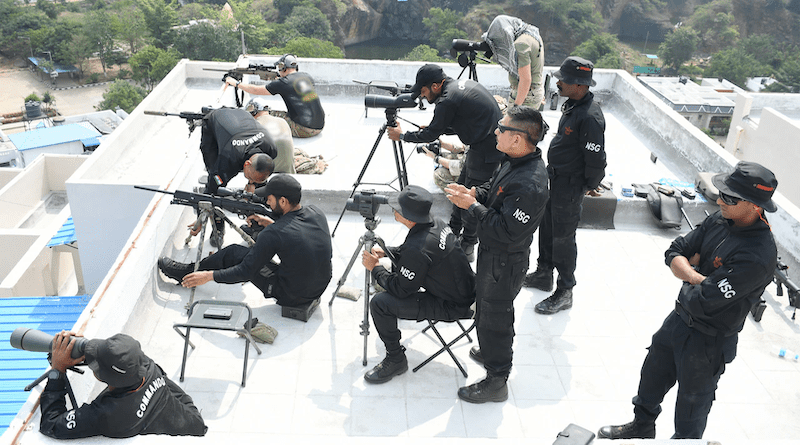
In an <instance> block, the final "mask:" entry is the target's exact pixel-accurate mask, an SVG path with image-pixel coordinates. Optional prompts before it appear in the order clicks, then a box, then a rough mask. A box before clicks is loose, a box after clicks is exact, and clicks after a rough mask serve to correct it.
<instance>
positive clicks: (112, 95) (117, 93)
mask: <svg viewBox="0 0 800 445" xmlns="http://www.w3.org/2000/svg"><path fill="white" fill-rule="evenodd" d="M146 96H147V91H145V90H143V89H142V88H140V87H137V86H135V85H131V84H130V83H128V82H126V81H124V80H119V79H117V80H115V81H114V83H112V84H111V85H109V87H108V91H106V92H105V93H103V100H102V101H101V102H100V103H99V104H97V106H96V107H95V109H97V110H113V109H115V108H116V107H120V108H122V109H123V110H125V111H126V112H128V113H130V112H132V111H133V109H134V108H136V106H137V105H139V103H141V102H142V100H144V98H145V97H146Z"/></svg>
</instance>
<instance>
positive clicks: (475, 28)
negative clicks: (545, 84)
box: [323, 0, 800, 60]
mask: <svg viewBox="0 0 800 445" xmlns="http://www.w3.org/2000/svg"><path fill="white" fill-rule="evenodd" d="M327 1H328V2H330V5H329V7H327V8H323V10H324V11H325V12H326V13H327V14H328V16H329V17H331V19H332V22H333V25H334V29H335V30H336V33H337V38H336V43H337V44H338V45H341V46H345V45H350V44H354V43H359V42H364V41H367V40H371V39H374V38H378V37H382V38H392V39H402V40H420V39H424V38H426V37H427V31H426V29H425V27H424V25H423V24H422V19H423V18H424V17H426V16H427V12H428V10H429V9H430V8H432V7H440V8H450V9H453V10H457V11H459V12H460V13H462V14H463V15H464V19H463V20H462V22H461V23H460V24H459V25H460V26H462V27H463V28H465V29H467V30H468V32H469V34H470V35H471V37H472V38H474V39H477V38H479V37H480V34H481V33H482V32H483V31H484V30H485V29H486V27H487V26H488V24H489V23H490V22H491V19H492V18H493V17H494V16H495V15H496V14H498V13H503V12H504V13H506V14H509V15H515V16H517V17H520V18H522V19H523V20H525V21H527V22H529V23H533V24H535V25H537V26H538V27H539V28H540V29H541V31H542V35H543V36H544V39H545V42H547V43H546V44H547V45H548V46H553V48H548V49H550V50H551V52H553V55H554V57H555V58H557V59H558V60H562V59H563V56H561V53H568V52H569V51H570V50H571V49H572V48H570V46H571V45H572V43H571V42H570V31H569V30H568V29H563V26H562V25H561V24H560V23H551V22H548V21H547V20H546V19H544V17H543V16H542V15H540V14H538V12H539V11H538V9H539V8H538V2H536V1H535V0H534V1H532V2H531V3H532V4H528V5H519V3H522V2H516V1H515V2H511V1H509V2H507V3H505V4H504V3H502V0H501V1H494V0H492V1H486V0H483V1H478V0H460V1H459V0H413V1H397V0H341V1H343V2H344V3H345V4H346V5H347V10H346V12H345V13H344V14H341V15H338V16H337V14H336V13H335V11H336V8H335V6H334V5H333V3H334V0H327ZM337 1H338V0H337ZM594 1H595V6H596V9H597V11H598V12H600V14H601V15H602V18H603V26H602V29H603V30H604V31H606V32H610V33H612V34H616V35H617V36H618V37H619V38H620V39H621V40H644V39H645V38H646V37H647V36H648V33H649V37H647V38H648V39H649V41H650V42H653V43H656V42H659V41H661V40H662V39H663V38H664V36H665V35H666V34H667V33H668V32H669V30H671V29H672V28H673V27H674V25H675V24H676V23H679V22H684V21H686V20H687V19H688V18H689V17H690V16H691V14H692V13H693V11H694V10H695V8H696V7H697V6H699V5H704V4H707V3H710V2H711V1H712V0H594ZM717 1H719V0H717ZM727 1H729V2H730V3H731V5H732V9H733V13H734V17H735V19H736V25H737V28H738V30H739V33H740V35H741V36H748V35H753V34H772V35H774V36H775V37H776V38H777V39H778V41H783V42H787V43H798V42H800V26H797V25H795V24H796V23H800V0H727ZM326 9H327V10H326ZM566 42H569V43H566ZM548 59H549V57H548Z"/></svg>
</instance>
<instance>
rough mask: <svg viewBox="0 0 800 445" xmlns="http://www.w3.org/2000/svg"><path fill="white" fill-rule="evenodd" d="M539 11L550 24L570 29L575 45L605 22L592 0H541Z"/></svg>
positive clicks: (595, 31) (592, 33) (596, 30)
mask: <svg viewBox="0 0 800 445" xmlns="http://www.w3.org/2000/svg"><path fill="white" fill-rule="evenodd" d="M539 12H540V14H541V15H542V16H543V20H547V19H549V22H550V25H552V26H555V27H559V28H562V29H569V30H570V32H569V36H570V40H571V43H572V44H573V45H575V44H577V42H583V41H584V40H587V39H589V38H590V37H591V36H593V35H594V34H597V33H598V32H599V30H600V26H601V24H602V23H603V17H602V16H601V15H600V13H599V12H597V11H596V10H595V6H594V2H593V1H592V0H539Z"/></svg>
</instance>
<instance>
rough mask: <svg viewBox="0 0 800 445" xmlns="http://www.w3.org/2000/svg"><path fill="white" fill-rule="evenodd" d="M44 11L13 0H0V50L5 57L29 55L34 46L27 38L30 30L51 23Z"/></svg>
mask: <svg viewBox="0 0 800 445" xmlns="http://www.w3.org/2000/svg"><path fill="white" fill-rule="evenodd" d="M52 22H53V21H52V20H50V18H49V17H47V15H45V13H44V12H42V11H41V10H40V9H37V8H30V7H25V6H22V5H19V4H17V2H16V1H15V0H0V52H2V53H3V55H4V56H6V57H19V56H22V55H24V56H26V57H27V56H29V55H30V52H31V49H32V48H33V49H35V46H34V45H33V44H32V43H31V42H30V40H28V39H27V37H28V36H29V34H30V32H32V31H35V30H38V29H41V28H45V27H49V26H51V25H52Z"/></svg>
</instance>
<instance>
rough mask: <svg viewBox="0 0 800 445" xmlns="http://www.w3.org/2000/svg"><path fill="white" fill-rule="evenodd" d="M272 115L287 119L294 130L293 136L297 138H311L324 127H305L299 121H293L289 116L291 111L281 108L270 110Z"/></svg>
mask: <svg viewBox="0 0 800 445" xmlns="http://www.w3.org/2000/svg"><path fill="white" fill-rule="evenodd" d="M269 114H270V116H275V117H279V118H281V119H283V120H285V121H286V123H288V124H289V128H291V130H292V136H294V137H296V138H310V137H311V136H316V135H318V134H320V132H322V129H321V128H320V129H319V130H315V129H313V128H308V127H304V126H302V125H300V124H298V123H297V122H295V121H293V120H292V119H291V118H290V117H289V113H287V112H285V111H280V110H269Z"/></svg>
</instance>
